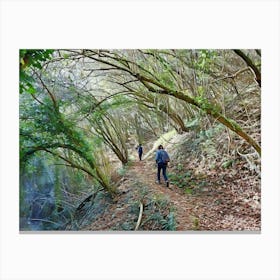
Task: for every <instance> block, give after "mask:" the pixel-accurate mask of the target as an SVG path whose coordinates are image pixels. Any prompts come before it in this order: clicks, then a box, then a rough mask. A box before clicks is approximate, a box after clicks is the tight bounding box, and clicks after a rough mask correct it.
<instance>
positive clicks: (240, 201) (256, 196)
mask: <svg viewBox="0 0 280 280" xmlns="http://www.w3.org/2000/svg"><path fill="white" fill-rule="evenodd" d="M156 172H157V168H156V165H155V163H153V162H150V161H145V160H144V161H141V162H134V163H133V165H132V166H131V168H130V170H129V171H128V174H127V175H128V176H129V177H130V179H132V178H134V179H135V180H138V181H139V182H141V183H142V185H143V186H147V187H148V189H149V191H150V192H152V193H155V194H162V195H164V196H166V197H167V198H168V199H169V200H170V202H171V203H172V205H174V207H175V219H176V230H177V231H190V230H229V231H232V230H238V231H239V230H255V231H259V230H260V221H261V213H260V193H259V191H258V190H250V186H249V184H248V182H245V181H243V180H244V178H242V176H243V174H242V173H239V172H236V175H235V178H234V177H230V179H229V180H225V179H223V177H224V178H225V175H224V174H218V172H217V171H215V172H214V173H213V175H208V176H207V178H206V179H205V180H207V182H208V186H207V188H202V189H201V188H199V187H198V192H197V194H195V195H194V194H186V193H184V191H183V189H181V188H179V187H178V186H176V185H174V184H173V183H172V181H171V182H170V186H169V188H167V187H166V186H165V185H164V184H162V185H158V184H156ZM227 172H228V171H227ZM167 174H168V169H167ZM226 174H227V173H226ZM237 182H238V183H237ZM241 183H245V185H244V187H242V184H241Z"/></svg>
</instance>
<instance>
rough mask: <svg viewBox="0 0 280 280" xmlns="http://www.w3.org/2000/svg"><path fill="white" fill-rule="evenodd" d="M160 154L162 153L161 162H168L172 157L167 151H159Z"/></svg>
mask: <svg viewBox="0 0 280 280" xmlns="http://www.w3.org/2000/svg"><path fill="white" fill-rule="evenodd" d="M159 154H160V160H159V161H160V162H163V163H168V162H169V161H170V158H169V156H168V153H167V152H166V151H164V150H161V151H160V152H159Z"/></svg>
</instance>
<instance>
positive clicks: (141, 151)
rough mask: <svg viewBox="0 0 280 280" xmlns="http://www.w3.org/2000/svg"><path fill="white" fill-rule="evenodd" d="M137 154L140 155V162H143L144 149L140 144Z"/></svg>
mask: <svg viewBox="0 0 280 280" xmlns="http://www.w3.org/2000/svg"><path fill="white" fill-rule="evenodd" d="M137 152H138V155H139V160H142V154H143V148H142V145H141V144H139V146H138V147H137Z"/></svg>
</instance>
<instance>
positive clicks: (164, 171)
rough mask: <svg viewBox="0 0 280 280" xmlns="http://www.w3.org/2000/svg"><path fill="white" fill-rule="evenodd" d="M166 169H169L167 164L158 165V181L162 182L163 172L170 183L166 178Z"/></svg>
mask: <svg viewBox="0 0 280 280" xmlns="http://www.w3.org/2000/svg"><path fill="white" fill-rule="evenodd" d="M166 167H167V164H164V163H162V162H161V163H158V172H157V178H158V181H159V182H160V172H161V170H162V175H163V178H164V180H165V181H168V178H167V176H166Z"/></svg>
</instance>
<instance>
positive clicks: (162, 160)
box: [156, 145, 170, 187]
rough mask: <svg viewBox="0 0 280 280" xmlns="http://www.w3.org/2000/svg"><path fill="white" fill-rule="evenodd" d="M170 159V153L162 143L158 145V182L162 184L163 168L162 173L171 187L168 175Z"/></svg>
mask: <svg viewBox="0 0 280 280" xmlns="http://www.w3.org/2000/svg"><path fill="white" fill-rule="evenodd" d="M169 161H170V159H169V155H168V153H167V152H166V151H165V150H164V149H163V146H162V145H159V146H158V150H157V152H156V163H157V168H158V170H157V183H158V184H160V173H161V170H162V175H163V178H164V180H165V183H166V187H169V181H168V177H167V175H166V168H167V164H168V162H169Z"/></svg>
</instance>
